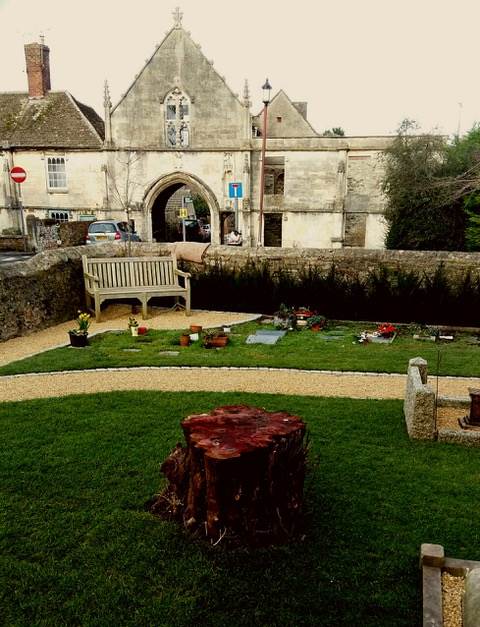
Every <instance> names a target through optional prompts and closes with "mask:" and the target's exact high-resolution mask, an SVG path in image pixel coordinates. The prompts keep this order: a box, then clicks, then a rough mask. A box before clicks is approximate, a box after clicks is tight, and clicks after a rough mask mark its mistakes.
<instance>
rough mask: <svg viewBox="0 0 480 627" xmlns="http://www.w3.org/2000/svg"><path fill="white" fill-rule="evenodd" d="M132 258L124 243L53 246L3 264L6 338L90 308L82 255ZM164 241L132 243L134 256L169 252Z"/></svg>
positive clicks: (0, 294)
mask: <svg viewBox="0 0 480 627" xmlns="http://www.w3.org/2000/svg"><path fill="white" fill-rule="evenodd" d="M85 254H87V255H89V256H91V257H115V256H126V247H125V245H124V244H98V245H95V246H93V245H92V246H77V247H72V248H65V249H58V250H57V249H55V250H47V251H45V252H42V253H39V254H38V255H35V256H34V257H31V258H29V259H27V260H25V261H20V262H18V263H16V264H15V265H12V266H4V267H0V341H2V340H8V339H10V338H12V337H15V336H18V335H28V334H29V333H33V332H34V331H38V330H40V329H44V328H46V327H49V326H52V325H54V324H58V323H60V322H65V321H66V320H71V319H72V318H74V317H76V314H77V312H78V310H79V309H84V308H85V294H84V284H83V272H82V262H81V257H82V255H85ZM163 254H168V248H167V247H166V246H165V245H161V244H137V243H135V244H132V255H138V256H142V255H143V256H146V255H163Z"/></svg>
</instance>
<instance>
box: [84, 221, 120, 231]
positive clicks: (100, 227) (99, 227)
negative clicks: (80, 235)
mask: <svg viewBox="0 0 480 627" xmlns="http://www.w3.org/2000/svg"><path fill="white" fill-rule="evenodd" d="M88 231H89V232H90V233H115V231H116V229H115V225H114V224H109V223H108V222H103V223H102V222H100V223H99V224H91V225H90V226H89V227H88Z"/></svg>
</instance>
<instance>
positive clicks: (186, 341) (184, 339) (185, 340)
mask: <svg viewBox="0 0 480 627" xmlns="http://www.w3.org/2000/svg"><path fill="white" fill-rule="evenodd" d="M189 345H190V336H189V335H181V336H180V346H189Z"/></svg>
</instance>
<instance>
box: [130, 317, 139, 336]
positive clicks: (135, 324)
mask: <svg viewBox="0 0 480 627" xmlns="http://www.w3.org/2000/svg"><path fill="white" fill-rule="evenodd" d="M128 328H129V329H130V333H131V334H132V335H133V337H137V335H138V322H137V320H136V319H135V318H134V317H133V316H130V318H129V319H128Z"/></svg>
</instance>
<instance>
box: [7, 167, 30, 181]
mask: <svg viewBox="0 0 480 627" xmlns="http://www.w3.org/2000/svg"><path fill="white" fill-rule="evenodd" d="M10 178H11V179H12V180H13V181H15V183H23V181H24V180H25V179H26V178H27V173H26V172H25V170H24V169H23V168H21V167H20V166H19V165H16V166H15V167H14V168H12V169H11V170H10Z"/></svg>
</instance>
